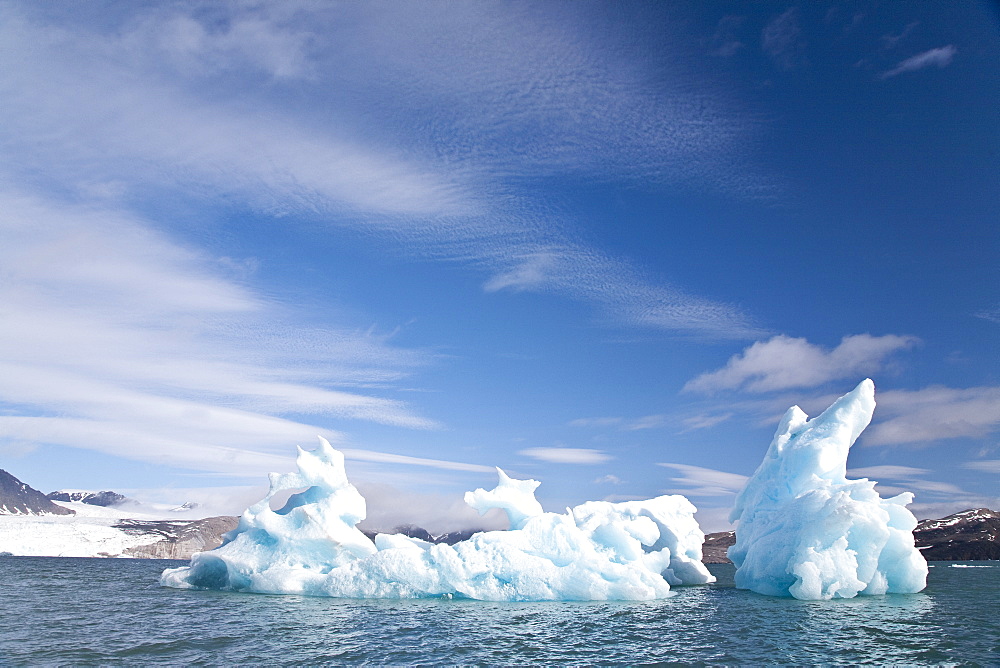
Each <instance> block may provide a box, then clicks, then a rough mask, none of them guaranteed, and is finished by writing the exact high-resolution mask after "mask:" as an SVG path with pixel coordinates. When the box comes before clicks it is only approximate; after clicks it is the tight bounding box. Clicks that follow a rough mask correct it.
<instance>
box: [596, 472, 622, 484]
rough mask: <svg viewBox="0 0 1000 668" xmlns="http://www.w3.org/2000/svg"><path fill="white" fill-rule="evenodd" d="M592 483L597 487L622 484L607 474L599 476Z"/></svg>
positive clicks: (613, 476) (614, 476)
mask: <svg viewBox="0 0 1000 668" xmlns="http://www.w3.org/2000/svg"><path fill="white" fill-rule="evenodd" d="M594 483H595V484H597V485H604V484H611V485H620V484H622V479H621V478H619V477H618V476H616V475H612V474H610V473H609V474H608V475H605V476H601V477H600V478H598V479H596V480H595V481H594Z"/></svg>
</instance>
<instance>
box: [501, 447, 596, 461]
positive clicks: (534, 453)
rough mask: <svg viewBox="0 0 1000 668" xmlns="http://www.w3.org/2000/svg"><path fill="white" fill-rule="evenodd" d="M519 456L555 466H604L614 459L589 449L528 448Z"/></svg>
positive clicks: (520, 452)
mask: <svg viewBox="0 0 1000 668" xmlns="http://www.w3.org/2000/svg"><path fill="white" fill-rule="evenodd" d="M518 454H519V455H524V456H525V457H531V458H532V459H538V460H541V461H543V462H552V463H554V464H603V463H604V462H607V461H610V460H611V459H613V457H612V456H611V455H608V454H606V453H604V452H602V451H601V450H592V449H589V448H527V449H525V450H521V451H519V452H518Z"/></svg>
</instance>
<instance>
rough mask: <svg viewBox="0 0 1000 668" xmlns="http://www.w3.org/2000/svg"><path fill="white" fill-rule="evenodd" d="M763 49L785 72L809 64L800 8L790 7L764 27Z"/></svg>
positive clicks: (762, 34) (762, 36)
mask: <svg viewBox="0 0 1000 668" xmlns="http://www.w3.org/2000/svg"><path fill="white" fill-rule="evenodd" d="M761 48H762V49H764V53H766V54H767V55H768V56H769V57H770V58H771V60H772V62H774V64H775V65H777V66H778V67H780V68H781V69H783V70H793V69H797V68H800V67H805V66H806V65H808V64H809V61H808V59H807V58H806V41H805V38H804V37H803V34H802V27H801V26H800V25H799V9H798V7H790V8H789V9H787V10H786V11H785V12H783V13H782V14H779V15H778V16H776V17H774V18H773V19H771V21H770V22H769V23H768V24H767V25H766V26H764V30H763V31H762V32H761Z"/></svg>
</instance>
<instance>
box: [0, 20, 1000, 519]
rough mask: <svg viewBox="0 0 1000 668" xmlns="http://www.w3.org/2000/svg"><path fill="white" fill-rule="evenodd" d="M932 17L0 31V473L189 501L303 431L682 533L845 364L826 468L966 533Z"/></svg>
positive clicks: (979, 372)
mask: <svg viewBox="0 0 1000 668" xmlns="http://www.w3.org/2000/svg"><path fill="white" fill-rule="evenodd" d="M958 4H959V5H961V7H958V6H956V7H955V8H930V7H922V8H902V7H896V8H891V9H886V8H879V7H878V6H876V5H875V4H874V3H863V4H862V5H857V6H856V5H850V6H847V5H843V4H841V3H837V2H829V3H819V4H813V5H806V4H795V3H787V4H785V5H781V6H777V7H776V8H763V7H754V8H746V9H744V10H743V11H742V12H740V13H736V14H734V13H733V8H731V7H728V6H723V5H721V4H719V5H716V4H714V3H708V4H702V3H690V4H681V5H677V6H672V7H663V6H661V5H660V4H658V3H637V4H633V5H629V6H607V5H603V4H601V3H579V4H577V5H574V7H573V8H572V11H571V10H570V8H569V7H563V6H560V5H551V4H547V3H534V2H517V3H510V4H508V5H504V6H503V7H495V6H488V5H479V4H466V5H457V6H456V5H453V4H445V3H438V2H422V3H417V4H411V5H405V6H400V5H385V4H380V3H369V4H365V5H356V4H329V5H319V6H318V5H316V4H315V3H311V2H286V3H281V4H280V5H275V4H272V3H259V2H246V3H238V4H224V5H215V4H205V3H196V2H168V3H156V4H142V3H119V2H106V3H95V4H92V5H84V6H80V5H75V6H68V5H67V6H38V5H36V4H34V3H27V2H3V3H0V61H2V63H3V65H4V66H3V67H0V94H2V95H3V99H4V100H5V103H4V105H0V151H2V154H3V157H4V159H3V160H2V161H0V238H2V243H0V313H2V317H0V344H2V345H0V455H2V457H3V462H4V464H3V465H0V466H2V467H4V468H11V469H16V470H17V471H18V473H19V474H20V477H22V478H26V479H32V476H33V475H34V476H35V478H41V479H40V480H38V481H37V482H38V484H40V485H43V486H44V485H45V484H50V485H51V486H52V487H53V488H55V487H59V486H75V487H80V486H88V485H90V486H95V487H101V486H103V487H113V486H117V487H121V488H126V487H127V488H130V489H135V488H137V487H148V488H150V489H153V488H156V489H161V490H162V489H170V488H171V487H174V488H182V487H201V486H212V485H216V486H224V485H227V484H230V482H229V480H230V479H234V478H236V479H239V480H233V482H245V481H246V479H251V480H253V479H254V478H255V477H259V476H260V475H261V473H263V472H266V471H268V470H285V469H286V468H287V466H288V459H287V453H288V451H289V446H290V445H291V444H295V443H305V442H311V441H312V440H313V439H314V438H315V435H316V434H321V435H323V436H325V437H327V438H329V439H331V440H332V441H333V442H335V443H336V444H337V447H338V448H339V449H341V450H343V451H344V452H345V453H346V454H347V456H348V459H350V460H351V461H352V466H357V467H358V470H359V479H360V480H362V481H364V480H365V477H366V476H368V477H369V479H370V480H377V479H382V480H385V481H387V482H388V483H390V484H398V485H399V486H400V487H402V488H405V487H407V485H408V484H409V482H408V479H409V478H411V477H412V475H413V471H419V474H418V475H419V476H421V477H422V478H424V479H426V481H427V482H428V483H429V486H430V487H434V486H436V487H437V488H438V489H440V490H441V492H442V493H447V492H448V491H450V490H451V491H453V490H458V489H463V488H466V487H467V486H468V484H469V481H470V476H473V477H474V476H480V475H487V476H488V475H489V473H490V472H492V470H493V469H492V465H493V464H497V463H499V464H501V465H502V466H504V467H505V468H508V469H510V470H513V471H517V472H519V473H523V474H524V475H527V476H534V477H536V478H537V477H544V479H545V482H546V489H548V490H552V492H551V493H552V495H553V496H552V498H551V499H549V500H543V502H545V503H550V504H551V505H552V506H553V507H557V508H558V507H562V506H565V505H567V504H573V503H576V502H578V501H579V500H580V499H582V498H584V497H586V498H591V494H590V493H589V492H585V491H583V490H581V489H580V487H581V485H584V486H585V485H595V486H597V488H599V489H603V490H604V492H603V493H607V489H606V488H607V486H608V485H610V484H613V487H614V495H615V498H619V497H621V498H622V499H624V498H626V497H627V498H637V497H643V498H644V497H650V496H654V495H656V494H659V493H662V492H664V491H673V490H674V489H675V488H676V489H680V490H684V489H688V490H690V491H691V492H692V497H693V498H694V499H695V502H696V503H701V505H703V506H704V507H705V512H707V513H710V512H713V509H721V508H722V506H724V505H725V504H727V503H730V502H731V500H732V496H733V494H734V493H735V491H737V490H736V487H737V486H738V483H739V481H740V480H743V479H745V476H746V475H749V473H751V472H752V470H753V465H754V464H753V462H754V461H755V460H756V459H758V458H759V457H758V454H759V453H757V452H756V451H754V448H753V447H752V446H753V444H760V443H765V442H766V438H767V437H766V433H767V431H768V429H773V426H774V424H775V422H776V413H777V412H779V411H780V410H782V409H783V408H784V407H787V405H789V404H791V403H802V404H803V405H804V406H807V405H808V406H819V405H820V404H822V403H823V402H824V401H828V400H829V399H830V397H831V396H836V395H839V394H842V393H843V390H844V388H845V387H846V386H851V385H853V384H854V383H856V382H857V380H858V379H859V378H862V377H865V376H869V375H870V376H872V377H874V378H875V380H876V382H877V383H878V385H879V395H878V401H879V409H878V410H877V411H876V417H875V421H874V422H873V424H872V426H871V427H870V429H869V430H868V432H867V433H866V435H865V437H864V438H862V440H861V443H860V445H861V446H862V448H861V449H860V450H859V451H858V452H857V453H855V454H854V455H852V457H855V458H858V459H859V460H860V461H858V462H857V466H858V467H859V468H866V467H867V468H871V467H890V468H887V469H885V470H887V471H891V472H893V473H891V474H890V475H886V476H882V477H883V478H885V479H886V480H887V481H888V482H886V483H885V484H886V485H890V484H897V483H898V484H904V483H907V482H909V483H913V484H914V485H917V486H919V485H922V486H923V487H922V488H919V490H918V497H917V504H916V505H915V508H916V509H917V510H918V511H919V509H920V508H921V507H924V508H926V509H927V510H928V512H930V509H931V508H932V507H933V508H938V507H943V506H941V505H940V504H947V503H955V504H958V505H962V504H981V505H990V504H992V505H994V506H996V505H997V503H998V498H1000V490H998V489H997V484H996V475H995V474H996V466H995V462H996V456H997V453H998V452H1000V450H998V448H1000V445H998V443H1000V441H998V440H997V434H998V432H1000V398H998V397H1000V384H998V383H1000V381H998V378H1000V375H998V374H1000V368H998V367H997V357H996V355H995V341H996V336H997V335H998V332H997V325H996V322H997V320H998V318H995V317H992V315H991V314H992V313H993V312H994V311H995V310H996V304H997V303H998V302H1000V295H998V294H997V291H996V285H997V281H996V277H995V273H990V272H991V271H993V270H992V269H991V267H993V266H995V262H994V261H991V258H992V259H995V253H996V250H997V248H998V241H1000V239H998V237H997V231H996V230H995V229H993V227H992V226H991V225H989V224H988V222H987V221H989V220H994V219H995V214H996V213H998V211H997V203H996V201H995V198H989V197H986V196H984V193H987V192H991V191H992V192H996V188H995V187H993V186H997V185H1000V184H998V183H997V175H996V170H989V169H986V168H985V165H986V164H987V163H988V161H989V156H990V155H994V156H995V154H996V153H995V151H996V150H997V148H998V145H1000V136H998V132H997V129H996V127H995V124H993V123H990V122H989V120H988V118H989V115H988V114H987V113H986V112H987V111H988V110H989V109H990V108H991V102H990V101H991V100H995V93H996V92H997V91H998V90H1000V83H998V81H997V79H996V77H995V75H994V74H992V71H993V69H992V68H990V67H989V66H988V65H989V64H990V63H991V62H995V60H991V58H992V56H993V55H996V54H997V53H998V51H1000V46H998V40H997V37H996V31H993V32H990V30H989V29H988V26H989V21H990V20H993V21H994V26H995V17H991V16H990V15H989V12H988V11H987V10H986V9H985V8H984V7H982V6H980V5H978V4H977V3H973V2H970V3H958ZM963 12H964V13H963ZM820 82H822V83H821V84H820ZM991 94H992V95H994V96H993V97H991ZM857 109H865V110H866V111H865V112H864V113H860V112H856V110H857ZM917 109H919V110H920V111H919V112H918V111H917ZM845 110H855V111H850V112H847V111H845ZM931 130H933V131H931ZM962 147H966V149H962ZM963 151H964V152H963ZM991 151H993V153H991ZM915 155H919V156H921V157H922V159H919V160H914V159H913V156H915ZM876 183H877V184H878V185H877V187H875V186H873V184H876ZM991 187H992V188H991ZM944 220H947V221H949V222H948V225H947V226H945V225H944V224H943V223H942V222H940V221H944ZM958 258H960V259H958ZM762 434H763V436H762ZM748 445H750V446H751V447H747V446H748ZM865 446H867V447H865ZM53 460H57V461H59V460H61V461H65V462H66V463H65V465H64V467H63V468H62V469H60V468H59V467H55V468H52V467H50V466H43V463H49V462H51V461H53ZM723 462H724V463H723ZM650 464H654V466H651V465H650ZM655 464H659V466H655ZM584 467H597V468H598V469H599V470H600V474H593V473H589V474H588V473H584V472H583V471H585V470H586V469H585V468H584ZM891 467H895V468H891ZM918 471H919V473H918ZM671 472H673V473H671ZM671 475H673V476H674V477H671ZM894 475H895V476H897V477H895V478H894V477H893V476H894ZM73 476H78V477H82V478H83V479H82V480H77V479H71V478H72V477H73ZM192 477H194V480H196V481H197V483H196V484H191V483H192ZM586 481H593V482H590V483H588V482H586ZM599 481H603V482H599ZM473 482H474V483H475V484H483V482H482V481H478V480H475V479H473ZM202 483H204V485H203V484H202ZM601 485H603V486H604V487H600V486H601ZM424 486H425V487H428V486H427V485H424ZM914 489H918V487H915V488H914ZM681 493H685V492H683V491H681ZM391 496H392V495H391V494H386V497H387V498H391ZM921 504H924V505H923V506H921ZM935 504H938V505H935ZM716 515H718V516H720V517H721V514H720V513H716Z"/></svg>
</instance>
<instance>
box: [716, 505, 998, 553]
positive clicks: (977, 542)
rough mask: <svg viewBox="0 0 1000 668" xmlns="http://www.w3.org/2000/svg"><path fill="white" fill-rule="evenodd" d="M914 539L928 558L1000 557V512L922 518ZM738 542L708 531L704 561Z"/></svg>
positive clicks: (972, 511)
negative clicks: (933, 518)
mask: <svg viewBox="0 0 1000 668" xmlns="http://www.w3.org/2000/svg"><path fill="white" fill-rule="evenodd" d="M913 540H914V542H915V543H916V545H917V548H918V549H919V550H920V553H921V554H922V555H924V559H926V560H927V561H982V560H989V559H997V560H1000V513H998V512H996V511H995V510H990V509H989V508H972V509H970V510H963V511H962V512H960V513H955V514H954V515H948V517H942V518H941V519H939V520H921V521H920V522H919V523H918V524H917V528H916V529H914V530H913ZM735 542H736V534H735V533H734V532H732V531H721V532H719V533H710V534H708V535H707V536H705V545H704V547H703V548H702V552H703V555H704V558H703V559H702V561H704V562H705V563H706V564H728V563H731V562H730V561H729V559H728V558H727V557H726V549H727V548H728V547H729V546H730V545H732V544H733V543H735Z"/></svg>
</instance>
